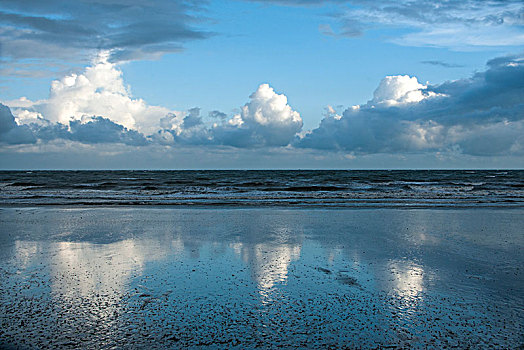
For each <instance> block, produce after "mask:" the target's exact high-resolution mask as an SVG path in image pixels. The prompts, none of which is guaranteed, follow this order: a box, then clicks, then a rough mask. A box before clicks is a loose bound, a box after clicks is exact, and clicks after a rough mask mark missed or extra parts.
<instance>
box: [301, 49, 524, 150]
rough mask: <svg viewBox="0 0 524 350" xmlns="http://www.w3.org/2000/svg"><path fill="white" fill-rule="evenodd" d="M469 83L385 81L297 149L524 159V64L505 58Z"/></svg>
mask: <svg viewBox="0 0 524 350" xmlns="http://www.w3.org/2000/svg"><path fill="white" fill-rule="evenodd" d="M488 67H489V68H488V70H487V71H486V72H482V73H477V74H475V75H474V76H473V77H471V78H469V79H461V80H457V81H451V82H445V83H443V84H441V85H435V86H426V85H422V84H420V83H419V82H418V81H417V79H416V78H414V77H409V76H393V77H386V78H385V79H383V80H382V82H381V83H380V84H379V87H378V88H377V90H376V91H375V94H374V97H373V99H372V100H370V101H369V102H368V103H367V104H364V105H360V106H358V107H355V106H353V107H350V108H348V109H346V111H345V112H344V113H343V114H342V116H341V117H339V118H335V117H333V116H332V115H327V116H326V117H325V118H324V119H323V120H322V121H321V123H320V126H319V127H318V128H316V129H314V130H313V131H311V132H310V133H307V134H306V135H305V136H304V137H303V138H302V139H300V140H299V141H297V142H296V143H295V146H297V147H306V148H314V149H327V150H339V151H343V152H349V153H356V154H374V153H413V152H426V153H427V152H457V151H458V152H462V153H464V154H469V155H474V156H495V155H497V156H504V155H522V154H524V98H523V96H524V95H523V93H522V92H523V90H524V85H523V84H524V61H523V59H522V57H501V58H497V59H494V60H491V61H489V62H488Z"/></svg>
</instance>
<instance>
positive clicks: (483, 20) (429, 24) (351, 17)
mask: <svg viewBox="0 0 524 350" xmlns="http://www.w3.org/2000/svg"><path fill="white" fill-rule="evenodd" d="M334 18H335V19H336V22H337V24H338V25H337V26H336V27H338V28H339V29H338V31H334V30H325V28H327V26H326V25H324V26H322V27H321V28H320V30H321V32H322V33H325V34H327V35H339V36H346V37H352V36H356V35H358V34H362V32H363V31H365V30H372V29H377V28H378V29H380V28H400V29H403V30H402V32H403V33H404V34H401V35H398V36H393V37H392V36H391V35H388V37H389V38H390V40H391V41H392V42H394V43H396V44H398V45H406V46H432V47H445V48H450V49H453V50H471V49H475V48H482V47H502V46H521V45H524V33H523V31H522V25H523V24H524V5H523V3H522V1H520V0H506V1H491V0H487V1H483V0H481V1H479V0H464V1H433V0H420V1H413V0H398V1H390V0H377V1H363V0H354V1H351V5H349V6H347V7H346V8H345V9H344V10H341V13H340V14H337V15H336V16H334ZM329 28H331V27H329ZM406 32H407V33H406Z"/></svg>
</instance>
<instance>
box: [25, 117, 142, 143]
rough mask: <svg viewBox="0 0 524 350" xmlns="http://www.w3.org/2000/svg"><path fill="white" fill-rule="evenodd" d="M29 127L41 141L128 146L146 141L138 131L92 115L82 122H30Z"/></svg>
mask: <svg viewBox="0 0 524 350" xmlns="http://www.w3.org/2000/svg"><path fill="white" fill-rule="evenodd" d="M31 129H32V130H33V132H34V134H35V135H36V137H38V138H39V139H41V140H43V141H52V140H56V139H63V140H71V141H77V142H81V143H86V144H97V143H123V144H126V145H130V146H144V145H146V144H147V143H148V141H147V139H146V138H145V137H144V135H142V134H141V133H139V132H138V131H135V130H129V129H127V128H125V127H123V126H122V125H120V124H117V123H115V122H113V121H111V120H109V119H107V118H103V117H93V118H91V120H89V121H88V122H84V123H82V122H81V121H79V120H73V121H70V122H69V125H68V126H67V125H64V124H61V123H48V124H47V125H37V124H32V125H31Z"/></svg>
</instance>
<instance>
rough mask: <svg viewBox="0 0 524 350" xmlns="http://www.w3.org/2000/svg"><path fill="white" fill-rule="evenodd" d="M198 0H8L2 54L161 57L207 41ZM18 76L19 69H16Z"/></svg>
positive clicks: (1, 24)
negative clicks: (102, 52) (190, 42)
mask: <svg viewBox="0 0 524 350" xmlns="http://www.w3.org/2000/svg"><path fill="white" fill-rule="evenodd" d="M202 10H203V9H202V2H199V1H178V0H174V1H173V0H158V1H154V2H151V1H145V0H135V1H121V0H107V1H103V2H101V1H95V2H93V1H83V0H82V1H74V2H71V1H66V0H47V1H38V0H23V1H20V0H4V1H2V2H1V3H0V42H2V56H3V57H4V58H7V59H9V60H10V62H12V63H17V62H20V61H22V60H25V59H46V60H52V61H56V59H67V60H71V59H74V60H78V59H81V60H82V59H83V58H85V55H86V54H89V53H92V52H97V51H99V50H108V51H110V52H111V60H112V61H120V60H132V59H142V58H151V57H158V56H159V55H162V54H164V53H168V52H176V51H180V50H181V49H182V47H183V43H184V42H185V41H188V40H197V39H204V38H207V37H209V36H210V35H211V33H209V32H207V31H205V30H202V29H201V28H200V27H201V25H202V22H203V17H202V13H203V11H202ZM12 73H13V74H16V70H15V71H13V72H12Z"/></svg>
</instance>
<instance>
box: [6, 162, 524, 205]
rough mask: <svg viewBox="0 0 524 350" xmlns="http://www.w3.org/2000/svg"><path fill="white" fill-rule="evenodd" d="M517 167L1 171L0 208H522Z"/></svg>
mask: <svg viewBox="0 0 524 350" xmlns="http://www.w3.org/2000/svg"><path fill="white" fill-rule="evenodd" d="M523 204H524V171H522V170H489V171H485V170H482V171H480V170H476V171H467V170H460V171H457V170H429V171H419V170H417V171H413V170H411V171H408V170H398V171H384V170H382V171H380V170H370V171H344V170H284V171H278V170H275V171H267V170H260V171H253V170H249V171H238V170H231V171H33V172H26V171H3V172H0V205H4V206H42V205H66V206H71V205H80V206H81V205H84V206H87V205H102V206H112V205H127V206H134V205H169V206H177V205H181V206H234V207H238V206H249V207H258V206H261V207H267V206H281V207H407V208H412V207H447V206H452V207H476V206H482V207H505V208H507V207H522V206H523Z"/></svg>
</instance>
